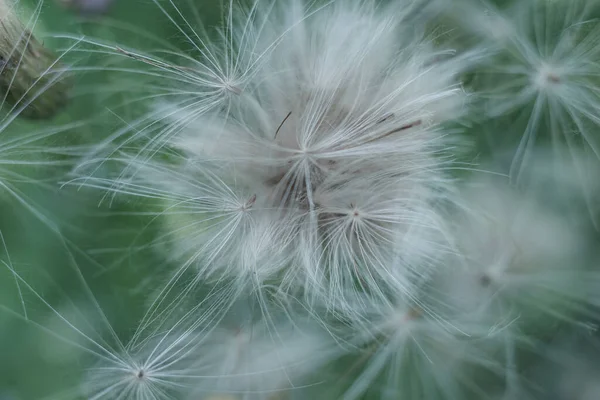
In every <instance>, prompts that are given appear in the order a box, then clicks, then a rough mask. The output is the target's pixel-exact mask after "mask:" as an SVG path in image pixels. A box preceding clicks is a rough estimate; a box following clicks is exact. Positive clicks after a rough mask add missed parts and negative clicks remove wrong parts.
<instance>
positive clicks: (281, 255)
mask: <svg viewBox="0 0 600 400" xmlns="http://www.w3.org/2000/svg"><path fill="white" fill-rule="evenodd" d="M409 3H410V2H407V3H405V4H404V3H403V4H404V5H409ZM405 12H406V11H403V9H402V7H395V6H382V5H381V6H378V5H375V3H374V2H371V1H352V2H349V3H348V2H345V3H344V4H343V5H342V4H341V2H334V3H332V4H328V5H326V6H323V7H321V8H306V7H305V6H304V5H303V2H301V1H292V2H287V3H286V4H278V3H277V4H274V5H265V4H264V3H262V2H257V3H255V4H254V6H252V7H251V8H250V9H249V10H246V11H243V10H242V11H240V10H239V9H237V8H235V7H234V10H233V11H232V13H231V14H230V17H231V21H230V22H229V24H228V26H227V28H226V29H225V30H224V33H223V37H224V41H223V42H222V43H221V42H217V43H216V44H215V43H213V44H211V46H217V45H219V46H225V48H223V49H221V50H220V51H217V50H214V51H211V52H210V54H209V53H205V54H204V58H202V59H201V60H199V61H197V62H198V63H201V64H202V65H203V67H202V68H205V69H206V71H213V72H212V73H208V74H209V75H211V74H212V75H213V76H220V74H221V72H222V70H226V71H230V72H231V73H232V74H234V75H235V77H234V76H230V77H229V78H228V79H229V80H228V81H227V82H229V83H226V82H225V81H223V82H224V83H223V84H224V86H223V87H224V88H225V89H226V88H229V90H227V96H228V100H227V102H226V103H220V104H219V105H214V106H211V107H210V109H205V108H202V109H194V108H193V107H191V108H188V107H183V108H177V106H176V105H175V107H173V106H168V105H167V106H164V107H163V106H161V107H163V108H159V110H163V111H164V113H163V114H162V116H161V118H165V119H167V120H169V119H170V120H171V121H172V122H171V125H170V126H169V127H167V128H166V131H165V133H164V134H161V135H159V136H160V138H161V139H158V140H159V142H160V143H161V144H160V146H162V145H163V144H164V143H166V144H167V145H168V146H171V147H172V148H175V149H176V150H177V151H178V152H180V153H181V154H182V156H183V159H184V160H185V161H184V162H182V163H178V162H173V163H166V164H164V165H163V164H158V162H157V161H153V160H148V161H147V160H144V161H143V162H140V163H137V165H136V166H135V168H134V169H135V170H136V171H138V173H136V174H135V175H134V178H133V180H132V181H128V183H126V185H133V186H135V187H138V188H139V187H141V188H143V189H141V191H142V192H148V191H150V192H153V191H158V192H159V193H160V194H159V195H158V196H159V197H161V198H164V199H166V200H167V203H168V204H169V205H168V206H167V211H166V212H165V214H166V215H167V218H169V214H170V215H171V216H174V215H177V216H175V217H174V218H172V219H171V220H170V222H168V223H167V225H168V226H170V228H169V229H170V230H171V231H173V232H174V233H176V235H177V233H179V235H178V236H176V237H178V239H177V241H179V242H180V245H181V246H180V249H181V248H183V249H184V251H182V252H181V254H186V258H187V260H188V261H189V260H194V261H195V262H197V264H198V265H199V268H200V271H201V276H203V277H207V276H210V275H213V274H215V275H213V276H216V277H220V276H230V277H231V276H235V275H236V274H238V275H240V274H241V275H247V273H248V272H251V275H254V276H258V279H257V280H256V281H257V282H264V281H265V280H267V279H269V278H271V279H273V278H275V277H278V278H281V277H283V282H281V287H282V288H292V287H294V288H295V290H297V289H298V287H299V286H300V287H302V288H303V291H304V292H305V294H306V293H309V294H311V295H313V296H315V298H316V299H318V300H319V301H321V302H322V301H324V302H325V303H327V304H328V305H330V306H334V305H333V303H334V302H335V301H338V300H339V299H340V298H342V299H343V294H344V293H346V292H347V291H348V290H362V291H366V292H369V293H371V294H374V295H379V296H385V294H384V293H385V292H386V290H389V288H392V287H393V288H394V289H393V290H400V291H403V292H405V291H410V287H411V285H413V283H414V281H415V280H418V279H420V277H422V276H423V275H425V274H428V273H429V272H428V268H429V267H428V266H429V265H430V264H431V263H430V262H431V260H433V259H436V258H438V257H439V255H440V253H441V252H443V249H444V246H442V245H440V244H439V243H440V242H441V241H442V240H441V239H440V237H442V236H443V235H442V231H443V229H444V227H443V224H442V223H441V218H440V217H439V212H438V207H439V205H440V203H443V202H444V201H446V197H447V192H446V190H445V187H446V185H447V183H448V182H447V180H446V178H445V175H444V172H443V169H444V168H445V167H446V163H445V161H444V160H443V158H442V157H441V156H440V154H439V153H440V152H441V150H442V149H443V148H444V146H445V145H446V144H447V142H446V139H445V138H444V137H443V135H442V134H441V132H440V131H439V126H440V125H439V124H440V123H442V122H445V121H448V120H450V119H453V118H455V117H458V116H459V115H460V114H461V112H462V105H463V100H464V98H463V92H462V90H461V88H460V86H458V84H457V81H456V78H457V74H458V72H459V71H460V69H461V66H462V65H461V62H459V61H458V59H453V58H451V57H447V55H448V52H445V51H437V50H435V49H434V48H433V45H432V44H431V43H430V42H429V41H428V39H427V38H424V37H423V36H422V35H421V34H420V33H418V32H415V30H414V29H412V28H409V25H410V26H412V25H414V24H413V23H412V22H414V21H409V20H406V19H405V18H409V16H408V15H405ZM411 18H412V17H411ZM267 19H268V20H267ZM409 22H411V23H409ZM225 39H226V40H225ZM211 48H214V49H216V48H217V47H211ZM232 55H235V60H232V59H231V58H230V57H231V56H232ZM232 82H236V83H235V84H233V83H232ZM174 109H177V110H176V112H172V110H174ZM174 127H176V128H174ZM166 137H168V140H166V142H162V140H163V139H165V138H166ZM190 166H191V167H190ZM157 169H159V170H163V171H164V172H165V174H162V175H161V174H158V175H156V170H157ZM206 171H209V172H206ZM140 177H141V178H142V179H138V178H140ZM132 182H133V183H132ZM136 191H140V190H137V189H136V190H133V192H136ZM170 197H172V199H169V198H170ZM206 202H208V205H207V204H206ZM194 203H196V204H199V205H200V208H199V209H197V210H194V206H193V204H194ZM182 207H183V209H182ZM177 209H179V210H180V212H171V211H173V210H177ZM186 210H187V212H186ZM181 233H183V235H181ZM398 249H401V250H402V254H399V253H398ZM419 265H426V266H427V267H426V268H420V267H419Z"/></svg>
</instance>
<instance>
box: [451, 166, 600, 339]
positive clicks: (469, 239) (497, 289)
mask: <svg viewBox="0 0 600 400" xmlns="http://www.w3.org/2000/svg"><path fill="white" fill-rule="evenodd" d="M463 193H464V196H465V202H464V204H465V212H464V213H462V216H461V217H460V218H458V219H457V222H456V228H455V235H456V238H457V246H458V248H459V249H460V254H461V256H460V258H459V259H458V260H457V265H456V268H454V269H452V270H449V271H447V273H445V274H443V275H442V278H441V279H440V285H439V286H440V293H443V296H444V298H445V299H446V302H447V304H448V305H450V306H451V307H454V308H456V309H460V310H463V311H464V312H466V313H469V314H470V315H471V316H472V317H473V318H475V319H479V320H480V321H481V322H482V323H484V324H485V323H486V321H488V322H487V323H489V324H491V325H494V324H497V323H498V322H499V321H509V320H512V319H518V323H519V326H520V327H521V328H523V329H531V328H535V329H538V328H539V329H542V331H541V332H538V333H542V332H544V329H552V326H553V323H554V321H561V320H562V321H573V320H576V319H577V318H578V317H579V316H581V315H583V314H585V311H586V307H587V304H588V303H589V302H590V297H589V296H590V294H591V293H590V288H591V286H590V284H591V285H593V284H595V282H596V281H597V277H596V276H595V274H593V273H592V272H591V271H589V270H588V268H589V259H588V256H589V254H588V253H587V251H588V250H587V249H586V246H587V242H586V240H584V237H583V235H582V232H581V231H580V229H579V227H578V226H577V225H575V224H573V223H572V221H570V220H568V219H567V218H564V217H563V216H561V215H560V214H558V213H556V211H554V210H553V209H552V208H550V207H548V206H546V205H544V204H542V203H540V201H539V200H538V199H536V198H535V197H533V195H531V194H530V195H529V196H523V195H519V194H518V193H516V192H515V191H514V190H513V189H512V188H510V187H509V186H508V185H507V184H506V183H504V182H502V180H501V179H489V178H488V179H479V180H476V181H474V182H471V184H470V185H468V186H467V187H465V188H463ZM491 325H490V326H491Z"/></svg>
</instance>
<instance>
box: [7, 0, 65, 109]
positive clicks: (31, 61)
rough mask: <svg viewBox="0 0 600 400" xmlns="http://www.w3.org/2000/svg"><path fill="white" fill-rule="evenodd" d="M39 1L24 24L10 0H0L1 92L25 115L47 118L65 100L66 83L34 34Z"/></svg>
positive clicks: (62, 70)
mask: <svg viewBox="0 0 600 400" xmlns="http://www.w3.org/2000/svg"><path fill="white" fill-rule="evenodd" d="M41 4H42V2H40V3H38V6H37V7H38V8H37V10H36V12H35V13H34V15H33V16H32V18H31V19H30V21H29V23H28V24H23V23H22V22H21V20H20V19H19V16H18V15H17V13H16V10H15V6H16V3H13V2H12V0H0V93H2V102H1V103H0V104H1V105H4V104H5V102H7V103H9V104H11V105H12V107H13V110H15V109H18V110H19V112H20V114H21V115H23V116H25V117H28V118H36V119H38V118H42V119H43V118H50V117H52V116H54V115H55V114H56V113H57V112H59V111H60V110H61V109H62V108H63V107H64V105H65V104H66V102H67V100H68V96H69V83H68V80H67V79H65V76H64V75H65V69H64V68H62V67H61V66H60V64H59V62H58V59H57V58H56V57H55V56H54V55H53V54H52V53H51V52H50V51H49V50H47V49H46V48H45V47H44V46H43V44H41V43H40V42H39V41H38V40H37V39H36V38H35V36H34V35H33V32H32V29H33V27H34V26H35V24H36V21H37V18H38V16H39V12H40V7H41Z"/></svg>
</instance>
